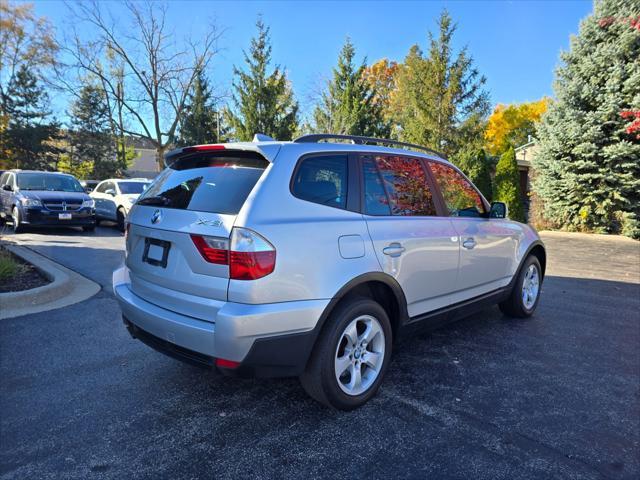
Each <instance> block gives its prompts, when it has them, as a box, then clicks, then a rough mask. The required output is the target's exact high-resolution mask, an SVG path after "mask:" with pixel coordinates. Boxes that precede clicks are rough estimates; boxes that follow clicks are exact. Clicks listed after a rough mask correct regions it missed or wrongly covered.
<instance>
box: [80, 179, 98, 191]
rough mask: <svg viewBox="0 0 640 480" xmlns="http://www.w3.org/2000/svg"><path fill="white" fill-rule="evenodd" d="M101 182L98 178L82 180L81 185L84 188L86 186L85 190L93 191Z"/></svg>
mask: <svg viewBox="0 0 640 480" xmlns="http://www.w3.org/2000/svg"><path fill="white" fill-rule="evenodd" d="M99 183H100V182H99V181H98V180H80V185H82V188H84V191H85V192H87V193H91V192H93V190H94V189H95V188H96V186H97V185H98V184H99Z"/></svg>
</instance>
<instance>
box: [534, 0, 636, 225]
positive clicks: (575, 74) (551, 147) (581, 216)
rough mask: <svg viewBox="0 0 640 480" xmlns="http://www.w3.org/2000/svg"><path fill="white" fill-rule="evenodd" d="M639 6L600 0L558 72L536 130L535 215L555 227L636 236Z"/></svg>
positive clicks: (626, 1) (633, 0)
mask: <svg viewBox="0 0 640 480" xmlns="http://www.w3.org/2000/svg"><path fill="white" fill-rule="evenodd" d="M639 12H640V10H639V9H638V2H637V0H598V1H596V2H595V4H594V13H593V14H592V15H591V16H590V17H588V18H586V19H585V20H583V21H582V23H581V25H580V32H579V34H578V35H577V36H575V37H572V39H571V46H570V50H569V51H568V52H564V53H563V54H562V57H561V58H562V65H561V66H560V67H559V68H558V70H557V72H556V83H555V85H554V90H555V95H556V99H557V100H556V101H554V102H553V103H552V104H551V105H550V107H549V111H548V112H547V113H546V115H545V116H543V119H542V122H541V124H540V125H539V126H538V129H537V137H538V140H539V147H540V148H539V151H538V153H537V154H536V157H535V158H534V168H535V170H536V176H535V179H534V182H533V188H534V191H535V193H536V196H537V197H538V198H539V199H540V200H541V202H542V204H541V205H540V206H538V207H537V208H536V209H537V210H538V209H540V210H541V211H542V214H543V217H544V218H545V219H546V220H548V221H550V222H552V224H554V225H555V226H556V227H564V228H568V229H576V230H595V231H600V232H614V233H615V232H622V233H624V234H627V235H630V236H633V237H636V238H640V139H639V138H637V137H635V136H634V135H633V133H632V131H631V129H630V128H629V127H628V120H627V119H626V118H625V116H628V114H627V113H626V112H629V111H631V112H634V111H635V112H640V61H639V60H638V59H640V21H639V20H638V14H639Z"/></svg>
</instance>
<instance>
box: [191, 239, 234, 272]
mask: <svg viewBox="0 0 640 480" xmlns="http://www.w3.org/2000/svg"><path fill="white" fill-rule="evenodd" d="M191 240H193V243H194V244H195V246H196V248H197V249H198V251H199V252H200V255H202V257H203V258H204V259H205V260H206V261H207V262H209V263H217V264H218V265H228V264H229V242H228V240H227V239H226V238H218V237H205V236H202V235H191Z"/></svg>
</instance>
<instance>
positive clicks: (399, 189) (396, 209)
mask: <svg viewBox="0 0 640 480" xmlns="http://www.w3.org/2000/svg"><path fill="white" fill-rule="evenodd" d="M363 168H364V172H363V173H364V207H365V213H366V214H368V215H407V216H410V215H416V216H436V215H437V212H436V207H435V203H434V201H433V195H432V192H431V189H430V188H429V184H428V183H427V176H426V174H425V171H424V168H423V167H422V164H421V163H420V161H419V160H417V159H415V158H409V157H399V156H365V157H363Z"/></svg>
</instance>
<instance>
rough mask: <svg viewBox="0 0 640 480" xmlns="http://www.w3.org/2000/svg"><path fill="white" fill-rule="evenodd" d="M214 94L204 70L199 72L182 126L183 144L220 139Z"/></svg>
mask: <svg viewBox="0 0 640 480" xmlns="http://www.w3.org/2000/svg"><path fill="white" fill-rule="evenodd" d="M212 96H213V93H212V91H211V88H210V87H209V82H208V80H207V78H206V76H205V75H204V73H203V72H202V71H200V72H198V75H197V77H196V79H195V82H194V84H193V91H192V92H191V94H190V95H189V103H188V105H187V107H186V113H185V115H184V118H183V120H182V123H181V127H180V140H179V143H180V144H181V145H202V144H205V143H217V142H219V141H220V139H219V138H218V111H217V110H216V108H215V106H214V105H213V99H212Z"/></svg>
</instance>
